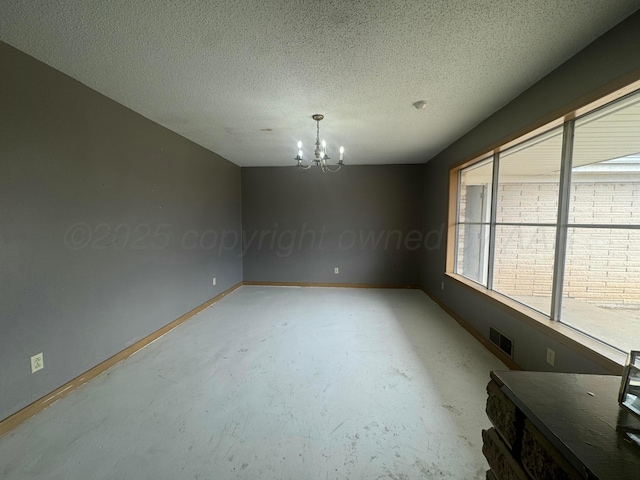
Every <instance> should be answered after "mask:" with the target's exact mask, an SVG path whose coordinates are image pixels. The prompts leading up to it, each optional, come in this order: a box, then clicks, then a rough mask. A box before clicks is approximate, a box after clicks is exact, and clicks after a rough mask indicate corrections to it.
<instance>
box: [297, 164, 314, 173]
mask: <svg viewBox="0 0 640 480" xmlns="http://www.w3.org/2000/svg"><path fill="white" fill-rule="evenodd" d="M311 167H313V162H309V165H307V166H306V167H305V166H304V165H302V163H298V170H300V171H301V172H306V171H307V170H310V169H311Z"/></svg>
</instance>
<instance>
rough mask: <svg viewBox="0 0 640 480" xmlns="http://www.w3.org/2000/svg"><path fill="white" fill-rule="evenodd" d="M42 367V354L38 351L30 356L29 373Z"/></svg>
mask: <svg viewBox="0 0 640 480" xmlns="http://www.w3.org/2000/svg"><path fill="white" fill-rule="evenodd" d="M43 368H44V357H43V356H42V352H40V353H38V354H37V355H34V356H33V357H31V373H36V372H37V371H38V370H42V369H43Z"/></svg>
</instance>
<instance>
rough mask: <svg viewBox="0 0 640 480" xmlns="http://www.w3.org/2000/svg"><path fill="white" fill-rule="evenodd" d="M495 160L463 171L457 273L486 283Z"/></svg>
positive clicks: (486, 161)
mask: <svg viewBox="0 0 640 480" xmlns="http://www.w3.org/2000/svg"><path fill="white" fill-rule="evenodd" d="M492 176H493V160H492V159H491V158H489V159H487V160H483V161H481V162H478V163H476V164H474V165H472V166H470V167H467V168H465V169H463V170H461V171H460V189H459V197H458V222H459V223H458V233H457V235H458V236H457V245H456V268H455V271H456V273H458V274H460V275H464V276H465V277H467V278H470V279H471V280H474V281H476V282H478V283H480V284H482V285H485V286H486V285H487V270H488V267H487V265H488V264H487V261H488V258H489V225H488V222H489V220H490V213H491V185H492Z"/></svg>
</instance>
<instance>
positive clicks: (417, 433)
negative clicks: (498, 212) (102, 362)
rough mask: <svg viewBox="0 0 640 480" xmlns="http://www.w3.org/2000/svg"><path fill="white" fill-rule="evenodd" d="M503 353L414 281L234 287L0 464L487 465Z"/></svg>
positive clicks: (266, 473)
mask: <svg viewBox="0 0 640 480" xmlns="http://www.w3.org/2000/svg"><path fill="white" fill-rule="evenodd" d="M505 368H506V367H505V366H504V365H503V364H502V363H501V362H500V361H498V360H497V359H496V358H495V357H493V356H492V355H491V354H490V353H489V352H487V351H486V350H485V349H484V348H483V347H482V346H481V345H480V344H479V343H478V342H477V341H476V340H475V339H474V338H473V337H471V336H470V335H469V334H468V333H467V332H466V331H465V330H464V329H462V328H461V327H460V326H459V325H458V324H457V323H456V322H455V321H454V320H452V319H451V318H450V317H449V316H448V315H447V314H445V313H444V312H443V311H442V310H441V309H440V308H439V307H438V306H437V305H435V304H434V303H433V302H432V301H431V300H430V299H429V298H428V297H427V296H426V295H425V294H424V293H422V292H420V291H417V290H379V289H345V288H279V287H246V286H245V287H242V288H241V289H239V290H237V291H236V292H234V293H232V294H230V295H229V296H227V297H225V298H224V299H222V300H221V301H220V302H218V303H217V304H215V305H213V306H212V307H210V308H208V309H207V310H205V311H204V312H202V313H200V314H199V315H198V316H196V317H194V318H193V319H191V320H190V321H188V322H187V323H185V324H184V325H182V326H181V327H179V328H177V329H176V330H174V331H173V332H171V333H170V334H168V335H166V336H164V337H162V338H161V339H160V340H158V341H156V342H154V343H153V344H151V345H150V346H148V347H147V348H145V349H144V350H142V351H141V352H139V353H138V354H136V355H135V356H133V357H130V358H129V359H127V360H125V361H124V362H122V363H120V364H118V365H117V366H115V367H114V368H112V369H111V370H109V371H108V372H106V373H104V374H102V375H101V376H99V377H97V378H96V379H94V380H93V381H92V382H90V383H89V384H87V385H85V386H83V387H81V388H79V389H78V390H76V391H75V392H73V393H72V394H71V395H69V396H68V397H66V398H64V399H62V400H60V401H59V402H57V403H56V404H54V405H52V406H51V407H49V408H48V409H47V410H45V411H44V412H42V413H41V414H39V415H37V416H36V417H34V418H32V419H31V420H29V421H27V422H25V423H24V424H22V425H21V426H19V427H18V428H16V429H15V430H13V431H12V432H10V433H8V434H7V435H5V436H4V437H2V438H0V478H3V479H5V480H14V479H21V480H22V479H46V480H55V479H64V480H70V479H82V480H86V479H88V478H91V479H128V480H129V479H148V478H154V479H165V478H166V479H177V478H180V479H184V478H191V479H227V478H228V479H232V478H239V479H256V478H260V479H303V478H304V479H330V478H331V479H347V478H352V479H365V478H371V479H375V478H392V479H393V478H395V479H401V478H402V479H405V478H438V479H441V478H452V479H463V478H464V479H476V478H477V479H481V478H485V472H486V470H487V468H488V467H487V464H486V461H485V460H484V457H483V456H482V437H481V431H482V429H483V428H488V427H489V426H490V424H489V421H488V419H487V417H486V415H485V413H484V406H485V402H486V392H485V387H486V384H487V382H488V379H489V371H490V370H492V369H505Z"/></svg>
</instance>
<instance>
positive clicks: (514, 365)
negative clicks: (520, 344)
mask: <svg viewBox="0 0 640 480" xmlns="http://www.w3.org/2000/svg"><path fill="white" fill-rule="evenodd" d="M421 290H422V291H423V292H424V293H425V294H426V295H427V296H428V297H429V298H430V299H431V300H433V301H434V302H436V304H438V306H439V307H440V308H441V309H442V310H444V311H445V312H447V314H448V315H449V316H450V317H451V318H453V319H454V320H455V321H456V322H458V323H459V324H460V325H461V326H462V328H464V329H465V330H466V331H467V332H469V333H470V334H471V335H473V337H474V338H475V339H476V340H478V341H479V342H480V343H481V344H482V345H483V346H484V348H486V349H487V350H489V351H490V352H491V353H493V355H494V356H495V357H497V358H498V360H500V361H501V362H502V363H504V364H505V365H506V366H507V367H509V368H510V369H511V370H523V368H522V367H521V366H520V365H518V364H517V363H516V362H514V361H513V359H512V358H510V357H508V356H507V355H505V354H504V353H503V352H502V351H501V350H500V349H499V348H498V347H496V346H495V345H494V344H493V343H491V342H490V341H489V340H488V339H486V338H485V337H483V336H482V335H480V332H478V331H477V330H476V329H475V328H473V327H472V326H471V325H469V324H468V323H467V322H465V321H464V319H463V318H462V317H461V316H460V315H458V314H457V313H456V312H454V311H453V310H451V309H450V308H449V307H448V306H447V305H445V304H444V303H442V302H441V301H440V300H439V299H438V298H437V297H435V296H434V295H432V294H431V293H430V292H429V291H428V290H426V289H425V288H421Z"/></svg>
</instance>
